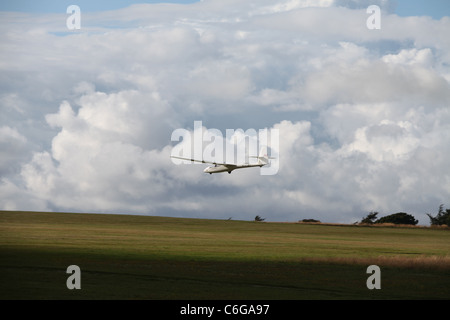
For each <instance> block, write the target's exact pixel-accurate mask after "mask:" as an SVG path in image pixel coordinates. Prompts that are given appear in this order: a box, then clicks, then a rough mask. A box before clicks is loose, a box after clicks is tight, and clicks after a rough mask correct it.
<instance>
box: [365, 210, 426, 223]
mask: <svg viewBox="0 0 450 320" xmlns="http://www.w3.org/2000/svg"><path fill="white" fill-rule="evenodd" d="M377 215H378V212H376V211H371V212H370V213H369V214H368V215H367V217H365V218H364V219H362V220H361V222H360V224H375V223H376V224H381V223H393V224H410V225H416V224H417V223H418V222H419V221H418V220H416V219H415V218H414V217H413V216H412V215H410V214H407V213H405V212H397V213H394V214H391V215H388V216H385V217H382V218H380V219H377Z"/></svg>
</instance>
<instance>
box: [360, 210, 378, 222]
mask: <svg viewBox="0 0 450 320" xmlns="http://www.w3.org/2000/svg"><path fill="white" fill-rule="evenodd" d="M377 214H378V212H377V211H371V212H370V213H369V214H368V215H367V217H365V218H364V219H362V220H361V223H367V224H373V223H375V219H376V218H377Z"/></svg>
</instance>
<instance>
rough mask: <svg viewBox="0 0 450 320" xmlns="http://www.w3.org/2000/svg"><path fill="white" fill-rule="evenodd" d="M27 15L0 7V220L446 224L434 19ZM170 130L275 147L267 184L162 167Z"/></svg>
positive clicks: (153, 12)
mask: <svg viewBox="0 0 450 320" xmlns="http://www.w3.org/2000/svg"><path fill="white" fill-rule="evenodd" d="M177 2H178V3H177ZM406 2H407V3H408V5H407V6H406V5H405V3H406ZM35 3H36V2H35V1H11V2H4V1H3V2H1V4H0V30H1V31H0V43H1V50H0V61H1V62H0V115H1V116H0V209H3V210H37V211H70V212H100V213H126V214H144V215H158V216H174V217H192V218H210V219H229V218H231V219H235V220H253V219H254V217H255V216H256V215H259V216H261V217H263V218H265V219H266V221H298V220H302V219H317V220H320V221H322V222H335V223H353V222H356V221H360V220H361V219H363V218H364V217H365V216H366V215H367V214H368V213H369V212H371V211H378V212H379V217H382V216H385V215H388V214H392V213H395V212H407V213H409V214H412V215H414V216H415V218H416V219H418V220H419V223H420V224H423V225H428V224H429V219H428V217H427V216H426V213H431V214H433V215H435V214H436V213H437V211H438V208H439V205H440V204H444V207H447V208H448V207H450V201H449V200H450V169H449V168H448V159H449V158H450V83H449V82H450V39H449V37H448V30H450V10H449V5H448V1H437V0H436V1H401V0H398V1H389V0H320V1H312V0H275V1H274V0H270V1H269V0H259V1H252V0H239V1H238V0H203V1H200V2H192V1H173V2H172V3H171V4H170V5H169V4H167V3H153V1H146V3H140V4H132V2H130V1H125V0H118V1H108V2H101V1H97V2H92V1H73V2H69V1H68V2H67V3H65V2H64V1H58V5H56V2H55V1H41V2H38V3H39V5H36V4H35ZM62 3H64V5H62ZM70 4H77V5H78V6H79V7H80V10H81V12H80V28H79V29H74V30H70V29H69V28H68V24H67V21H68V20H69V18H70V14H67V12H66V9H67V6H69V5H70ZM370 5H378V6H379V7H380V8H381V12H380V16H379V17H375V18H376V19H378V21H379V25H380V28H379V29H370V28H368V26H367V21H368V20H370V19H373V18H374V17H373V16H372V14H373V13H371V12H369V13H368V12H367V11H366V9H367V8H368V7H369V6H370ZM70 21H72V20H70ZM200 121H201V124H202V126H203V127H200V128H196V126H195V123H198V122H200ZM177 129H182V130H185V131H186V132H188V133H189V134H192V136H195V132H194V131H195V130H196V129H197V130H200V131H201V132H202V133H204V132H208V131H211V130H212V129H216V130H215V131H214V132H219V133H222V135H223V136H224V137H225V136H226V134H225V133H226V130H235V131H236V132H238V131H237V129H242V130H243V131H246V130H248V129H254V130H256V131H259V130H263V129H267V130H277V131H278V132H279V137H280V139H279V143H278V144H277V145H276V146H273V148H272V150H270V152H272V153H273V154H276V155H277V157H278V159H277V161H278V162H277V164H278V165H279V169H278V170H277V172H276V174H273V175H262V174H261V171H260V169H259V168H251V169H242V170H238V171H234V172H233V173H232V174H230V175H229V174H227V173H223V174H214V175H209V174H205V173H203V169H204V168H205V167H206V165H205V164H179V165H177V164H175V163H173V162H172V161H171V160H170V155H171V154H172V152H173V150H174V149H175V148H177V146H180V145H179V144H178V140H176V141H174V140H173V139H172V134H173V133H174V131H175V130H177ZM196 132H197V131H196ZM247 132H249V131H247ZM239 139H240V140H239ZM242 139H243V136H242V135H239V132H238V133H237V134H236V135H235V136H233V137H228V138H226V139H225V143H227V144H230V145H233V144H236V143H237V142H236V141H238V140H239V141H243V140H242ZM185 141H187V140H184V142H185ZM217 141H219V140H217ZM203 147H205V145H203ZM239 147H240V145H238V146H237V147H236V148H239Z"/></svg>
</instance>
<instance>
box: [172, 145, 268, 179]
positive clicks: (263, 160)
mask: <svg viewBox="0 0 450 320" xmlns="http://www.w3.org/2000/svg"><path fill="white" fill-rule="evenodd" d="M170 157H171V158H176V159H182V160H189V161H192V162H201V163H211V164H213V165H214V166H211V167H208V168H206V169H205V170H203V172H205V173H209V174H213V173H219V172H228V173H231V171H233V170H236V169H243V168H252V167H262V166H265V165H267V164H268V163H269V159H275V158H272V157H268V156H267V150H265V149H263V150H261V152H260V155H259V156H250V158H257V159H258V162H257V163H254V164H249V163H245V164H231V163H220V162H214V161H205V160H196V159H191V158H183V157H176V156H170Z"/></svg>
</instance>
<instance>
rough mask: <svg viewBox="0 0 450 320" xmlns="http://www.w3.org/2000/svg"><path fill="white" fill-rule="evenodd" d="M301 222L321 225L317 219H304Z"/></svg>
mask: <svg viewBox="0 0 450 320" xmlns="http://www.w3.org/2000/svg"><path fill="white" fill-rule="evenodd" d="M301 222H316V223H320V220H315V219H303V220H302V221H301Z"/></svg>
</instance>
